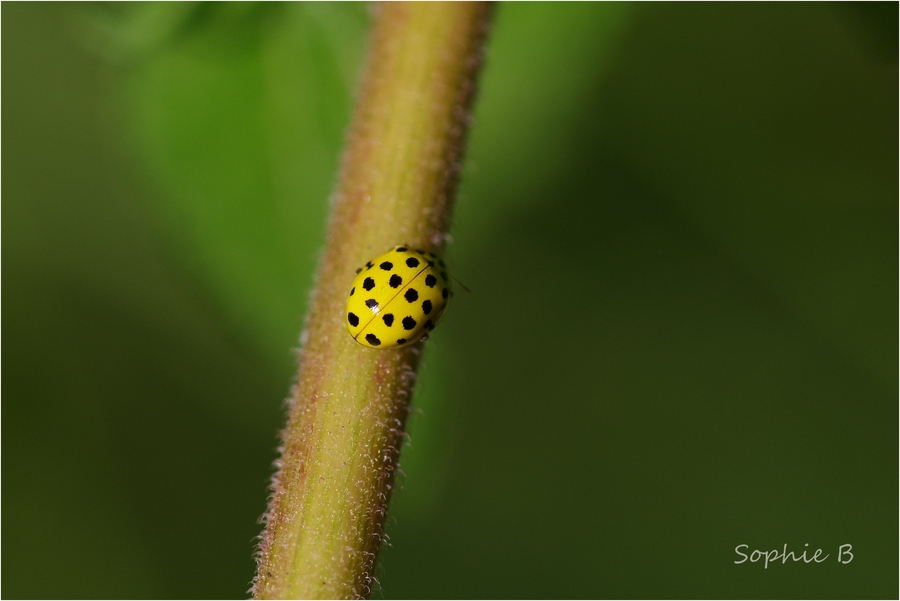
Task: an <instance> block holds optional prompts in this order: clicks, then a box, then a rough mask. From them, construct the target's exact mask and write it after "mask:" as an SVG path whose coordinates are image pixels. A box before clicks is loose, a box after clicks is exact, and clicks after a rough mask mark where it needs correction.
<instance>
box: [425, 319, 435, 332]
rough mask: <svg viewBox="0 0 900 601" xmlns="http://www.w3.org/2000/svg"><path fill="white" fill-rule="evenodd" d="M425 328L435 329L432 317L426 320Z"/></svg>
mask: <svg viewBox="0 0 900 601" xmlns="http://www.w3.org/2000/svg"><path fill="white" fill-rule="evenodd" d="M425 329H426V330H433V329H434V323H432V321H431V320H430V319H429V320H428V321H426V322H425Z"/></svg>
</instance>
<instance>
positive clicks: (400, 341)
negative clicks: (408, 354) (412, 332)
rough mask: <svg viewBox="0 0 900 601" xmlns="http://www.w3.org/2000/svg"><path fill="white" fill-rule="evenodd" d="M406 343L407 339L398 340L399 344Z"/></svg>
mask: <svg viewBox="0 0 900 601" xmlns="http://www.w3.org/2000/svg"><path fill="white" fill-rule="evenodd" d="M404 342H406V338H398V339H397V344H403V343H404Z"/></svg>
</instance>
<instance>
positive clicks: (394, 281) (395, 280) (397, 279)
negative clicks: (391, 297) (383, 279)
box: [388, 273, 403, 288]
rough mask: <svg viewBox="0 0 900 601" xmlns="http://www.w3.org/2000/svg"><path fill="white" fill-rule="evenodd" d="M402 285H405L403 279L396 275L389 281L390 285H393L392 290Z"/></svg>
mask: <svg viewBox="0 0 900 601" xmlns="http://www.w3.org/2000/svg"><path fill="white" fill-rule="evenodd" d="M402 283H403V278H401V277H400V276H399V275H397V274H396V273H395V274H394V275H392V276H391V279H390V280H389V281H388V284H390V285H391V288H396V287H398V286H399V285H400V284H402Z"/></svg>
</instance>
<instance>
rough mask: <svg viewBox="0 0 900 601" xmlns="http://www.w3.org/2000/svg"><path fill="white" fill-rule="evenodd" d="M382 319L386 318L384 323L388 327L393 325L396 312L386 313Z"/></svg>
mask: <svg viewBox="0 0 900 601" xmlns="http://www.w3.org/2000/svg"><path fill="white" fill-rule="evenodd" d="M381 319H383V320H384V325H386V326H387V327H391V326H392V325H393V324H394V314H393V313H388V314H386V315H382V316H381Z"/></svg>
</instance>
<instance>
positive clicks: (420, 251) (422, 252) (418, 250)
mask: <svg viewBox="0 0 900 601" xmlns="http://www.w3.org/2000/svg"><path fill="white" fill-rule="evenodd" d="M416 252H417V253H419V254H420V255H424V254H425V251H424V250H422V249H421V248H417V249H416Z"/></svg>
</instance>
